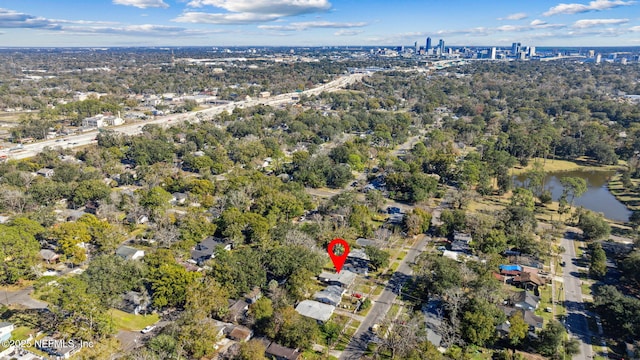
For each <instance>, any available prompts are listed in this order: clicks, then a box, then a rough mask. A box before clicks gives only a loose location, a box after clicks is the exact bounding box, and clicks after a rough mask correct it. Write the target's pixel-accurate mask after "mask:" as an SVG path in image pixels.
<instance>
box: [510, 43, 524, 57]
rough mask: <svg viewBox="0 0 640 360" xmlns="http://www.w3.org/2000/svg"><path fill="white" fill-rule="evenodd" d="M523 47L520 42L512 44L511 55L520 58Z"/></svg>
mask: <svg viewBox="0 0 640 360" xmlns="http://www.w3.org/2000/svg"><path fill="white" fill-rule="evenodd" d="M521 46H522V44H521V43H519V42H514V43H513V44H511V55H515V56H518V53H519V52H520V47H521Z"/></svg>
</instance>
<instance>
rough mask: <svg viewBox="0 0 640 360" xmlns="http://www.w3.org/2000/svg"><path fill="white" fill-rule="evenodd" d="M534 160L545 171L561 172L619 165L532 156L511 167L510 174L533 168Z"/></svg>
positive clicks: (518, 173)
mask: <svg viewBox="0 0 640 360" xmlns="http://www.w3.org/2000/svg"><path fill="white" fill-rule="evenodd" d="M536 162H540V163H542V164H543V166H542V168H543V170H544V171H545V172H561V171H573V170H589V171H612V170H618V169H620V166H618V165H598V164H597V163H595V162H593V161H592V160H590V159H588V158H581V159H579V160H577V161H568V160H554V159H542V158H533V159H531V161H529V164H528V165H527V166H525V167H522V166H516V167H514V168H513V169H511V174H512V175H520V174H522V173H524V172H527V171H529V170H531V169H533V166H534V164H535V163H536Z"/></svg>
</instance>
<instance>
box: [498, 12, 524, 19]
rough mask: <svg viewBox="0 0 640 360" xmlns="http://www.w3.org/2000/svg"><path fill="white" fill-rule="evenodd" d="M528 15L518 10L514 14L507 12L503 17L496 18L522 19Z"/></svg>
mask: <svg viewBox="0 0 640 360" xmlns="http://www.w3.org/2000/svg"><path fill="white" fill-rule="evenodd" d="M527 17H528V15H527V14H526V13H523V12H520V13H515V14H509V15H507V16H505V17H503V18H498V20H522V19H526V18H527Z"/></svg>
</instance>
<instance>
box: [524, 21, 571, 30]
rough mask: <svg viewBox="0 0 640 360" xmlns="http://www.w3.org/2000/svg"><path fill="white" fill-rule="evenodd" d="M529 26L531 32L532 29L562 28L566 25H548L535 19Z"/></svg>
mask: <svg viewBox="0 0 640 360" xmlns="http://www.w3.org/2000/svg"><path fill="white" fill-rule="evenodd" d="M529 26H530V28H531V30H534V29H549V28H563V27H565V26H566V25H564V24H549V23H548V22H546V21H543V20H540V19H535V20H532V21H531V22H530V23H529Z"/></svg>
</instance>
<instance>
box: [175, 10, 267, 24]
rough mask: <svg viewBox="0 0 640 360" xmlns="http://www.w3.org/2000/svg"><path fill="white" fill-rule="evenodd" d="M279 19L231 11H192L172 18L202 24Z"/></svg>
mask: <svg viewBox="0 0 640 360" xmlns="http://www.w3.org/2000/svg"><path fill="white" fill-rule="evenodd" d="M276 19H278V16H277V15H271V14H266V15H261V14H252V13H231V14H210V13H205V12H197V11H190V12H185V13H183V14H182V15H180V16H178V17H177V18H175V19H173V20H171V21H175V22H182V23H200V24H222V25H226V24H253V23H257V22H267V21H273V20H276Z"/></svg>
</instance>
